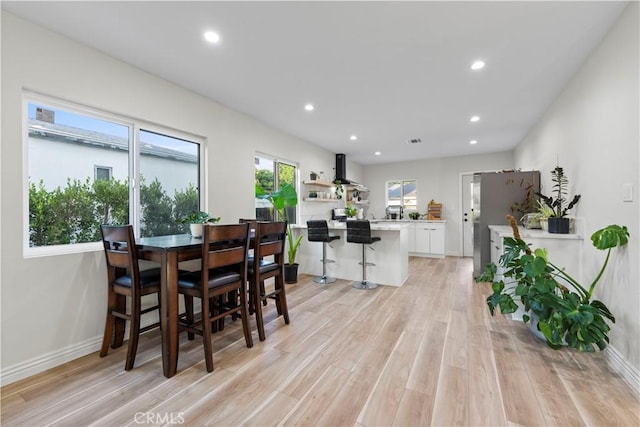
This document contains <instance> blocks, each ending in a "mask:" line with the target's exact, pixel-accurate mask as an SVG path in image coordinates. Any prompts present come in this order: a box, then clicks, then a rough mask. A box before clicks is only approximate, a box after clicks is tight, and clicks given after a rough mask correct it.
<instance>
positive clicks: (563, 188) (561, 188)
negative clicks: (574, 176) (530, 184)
mask: <svg viewBox="0 0 640 427" xmlns="http://www.w3.org/2000/svg"><path fill="white" fill-rule="evenodd" d="M551 180H552V181H553V182H554V184H553V191H554V193H555V196H556V197H555V199H554V198H553V197H549V196H545V195H544V194H542V193H540V192H536V195H537V196H538V197H540V199H542V201H543V203H544V204H545V205H547V206H548V207H549V208H551V210H552V211H553V214H552V215H551V216H550V217H549V219H548V231H549V233H558V234H567V233H569V218H567V217H566V216H567V211H569V210H570V209H571V208H573V207H574V206H575V205H576V203H578V201H579V200H580V194H576V195H575V196H574V197H573V199H572V200H571V201H570V202H568V203H567V185H568V184H569V180H568V179H567V177H566V176H565V175H564V170H563V169H562V168H561V167H560V166H556V167H555V169H554V170H552V171H551Z"/></svg>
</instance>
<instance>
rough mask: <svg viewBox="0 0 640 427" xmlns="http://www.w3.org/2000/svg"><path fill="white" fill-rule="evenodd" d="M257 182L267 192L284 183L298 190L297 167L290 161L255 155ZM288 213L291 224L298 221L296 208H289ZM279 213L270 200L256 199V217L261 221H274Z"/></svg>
mask: <svg viewBox="0 0 640 427" xmlns="http://www.w3.org/2000/svg"><path fill="white" fill-rule="evenodd" d="M254 163H255V174H256V184H260V186H261V187H262V188H263V189H264V191H266V192H271V191H273V190H274V189H277V188H280V186H281V185H282V184H284V183H288V184H291V185H292V186H293V188H295V189H296V191H297V185H296V182H297V179H296V175H297V167H296V166H295V165H294V164H292V163H289V162H285V161H282V160H277V159H274V158H272V157H269V156H266V155H263V154H260V155H256V157H255V162H254ZM286 215H287V217H288V219H289V222H290V223H291V224H295V223H296V221H297V219H296V218H297V217H296V208H295V207H294V208H288V209H287V212H286ZM276 216H277V213H276V212H274V211H273V206H272V205H271V203H270V202H269V201H268V200H265V199H256V219H258V220H260V221H273V220H274V219H284V218H276Z"/></svg>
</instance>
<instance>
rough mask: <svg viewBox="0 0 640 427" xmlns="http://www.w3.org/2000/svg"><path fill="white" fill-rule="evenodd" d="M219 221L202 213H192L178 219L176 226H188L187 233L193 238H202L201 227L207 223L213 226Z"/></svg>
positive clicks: (218, 218)
mask: <svg viewBox="0 0 640 427" xmlns="http://www.w3.org/2000/svg"><path fill="white" fill-rule="evenodd" d="M219 221H220V217H213V216H211V215H209V214H208V213H207V212H204V211H192V212H190V213H189V214H187V215H185V216H183V217H182V218H180V219H178V220H177V221H176V222H177V223H178V224H189V231H190V232H191V235H192V236H193V237H202V230H203V225H204V224H207V223H211V224H215V223H217V222H219Z"/></svg>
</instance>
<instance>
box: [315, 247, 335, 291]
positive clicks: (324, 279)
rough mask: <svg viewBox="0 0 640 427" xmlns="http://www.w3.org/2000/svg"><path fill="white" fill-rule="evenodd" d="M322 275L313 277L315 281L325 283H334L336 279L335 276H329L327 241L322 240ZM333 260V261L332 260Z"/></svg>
mask: <svg viewBox="0 0 640 427" xmlns="http://www.w3.org/2000/svg"><path fill="white" fill-rule="evenodd" d="M321 261H322V276H317V277H314V278H313V281H314V282H316V283H318V284H321V285H325V284H328V283H333V282H335V281H336V278H335V277H328V276H327V262H328V261H327V242H322V260H321ZM331 262H333V261H331Z"/></svg>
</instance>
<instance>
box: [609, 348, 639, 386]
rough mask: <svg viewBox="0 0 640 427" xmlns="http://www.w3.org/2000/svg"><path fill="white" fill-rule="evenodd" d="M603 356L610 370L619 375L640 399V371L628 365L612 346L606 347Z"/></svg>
mask: <svg viewBox="0 0 640 427" xmlns="http://www.w3.org/2000/svg"><path fill="white" fill-rule="evenodd" d="M605 355H606V356H607V361H608V362H609V366H610V367H611V369H613V370H614V371H616V372H617V373H618V374H620V376H621V377H622V378H623V379H624V380H625V382H626V383H627V384H629V386H630V387H631V388H632V389H633V391H635V393H636V395H637V396H638V397H640V371H638V369H636V367H634V366H632V365H630V364H629V362H628V361H627V360H626V359H625V358H624V356H623V355H622V353H620V352H619V351H618V350H617V349H616V348H615V347H613V346H610V345H609V346H607V349H606V350H605Z"/></svg>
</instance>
